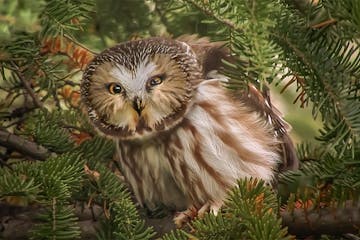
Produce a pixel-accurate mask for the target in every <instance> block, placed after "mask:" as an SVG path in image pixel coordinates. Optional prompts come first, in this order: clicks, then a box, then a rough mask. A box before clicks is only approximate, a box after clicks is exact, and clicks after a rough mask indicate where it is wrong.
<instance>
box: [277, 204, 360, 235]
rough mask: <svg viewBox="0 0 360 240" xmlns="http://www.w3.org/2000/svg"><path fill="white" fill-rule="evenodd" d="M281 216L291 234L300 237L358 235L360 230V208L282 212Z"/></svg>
mask: <svg viewBox="0 0 360 240" xmlns="http://www.w3.org/2000/svg"><path fill="white" fill-rule="evenodd" d="M280 215H281V217H282V221H283V225H284V226H287V227H288V231H289V233H290V234H294V235H296V236H298V237H306V236H311V235H321V234H329V235H341V234H345V233H358V231H359V228H360V206H346V207H343V208H341V207H339V208H323V209H318V210H313V211H309V212H306V211H305V210H304V209H295V210H294V211H282V212H280Z"/></svg>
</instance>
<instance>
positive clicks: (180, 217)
mask: <svg viewBox="0 0 360 240" xmlns="http://www.w3.org/2000/svg"><path fill="white" fill-rule="evenodd" d="M197 215H198V210H197V209H196V208H195V207H193V206H192V207H189V208H188V209H186V210H185V211H183V212H178V213H176V214H175V217H174V223H175V225H176V227H177V228H181V227H183V226H184V225H185V224H186V223H188V222H190V221H191V220H193V219H194V218H195V217H196V216H197Z"/></svg>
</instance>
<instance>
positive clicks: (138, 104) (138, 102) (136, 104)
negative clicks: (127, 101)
mask: <svg viewBox="0 0 360 240" xmlns="http://www.w3.org/2000/svg"><path fill="white" fill-rule="evenodd" d="M133 108H134V110H135V111H136V112H137V113H138V114H139V116H140V115H141V112H142V110H143V109H144V104H143V101H142V99H141V98H139V97H135V98H134V100H133Z"/></svg>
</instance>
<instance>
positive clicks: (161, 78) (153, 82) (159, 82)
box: [149, 76, 163, 87]
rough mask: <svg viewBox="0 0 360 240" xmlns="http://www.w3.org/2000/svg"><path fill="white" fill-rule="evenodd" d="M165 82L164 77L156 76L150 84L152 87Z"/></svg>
mask: <svg viewBox="0 0 360 240" xmlns="http://www.w3.org/2000/svg"><path fill="white" fill-rule="evenodd" d="M162 82H163V77H162V76H156V77H153V78H151V79H150V81H149V84H150V86H151V87H153V86H156V85H159V84H161V83H162Z"/></svg>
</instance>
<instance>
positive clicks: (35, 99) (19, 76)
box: [11, 62, 44, 108]
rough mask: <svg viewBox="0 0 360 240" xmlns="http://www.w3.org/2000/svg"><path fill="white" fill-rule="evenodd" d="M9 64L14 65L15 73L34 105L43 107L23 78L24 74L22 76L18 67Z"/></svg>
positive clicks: (12, 63)
mask: <svg viewBox="0 0 360 240" xmlns="http://www.w3.org/2000/svg"><path fill="white" fill-rule="evenodd" d="M11 65H12V66H13V67H14V69H15V71H14V73H15V75H16V76H17V77H18V78H19V79H20V81H21V82H22V84H23V86H24V87H25V90H26V92H27V93H28V94H29V95H30V97H31V98H32V100H33V102H34V104H35V106H37V107H39V108H44V105H43V103H42V102H41V101H40V100H39V99H38V97H37V96H36V94H35V92H34V90H33V89H32V88H31V86H30V84H29V82H28V81H26V79H25V78H24V76H22V74H21V71H20V69H19V67H18V66H17V65H16V64H15V63H14V62H11Z"/></svg>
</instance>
